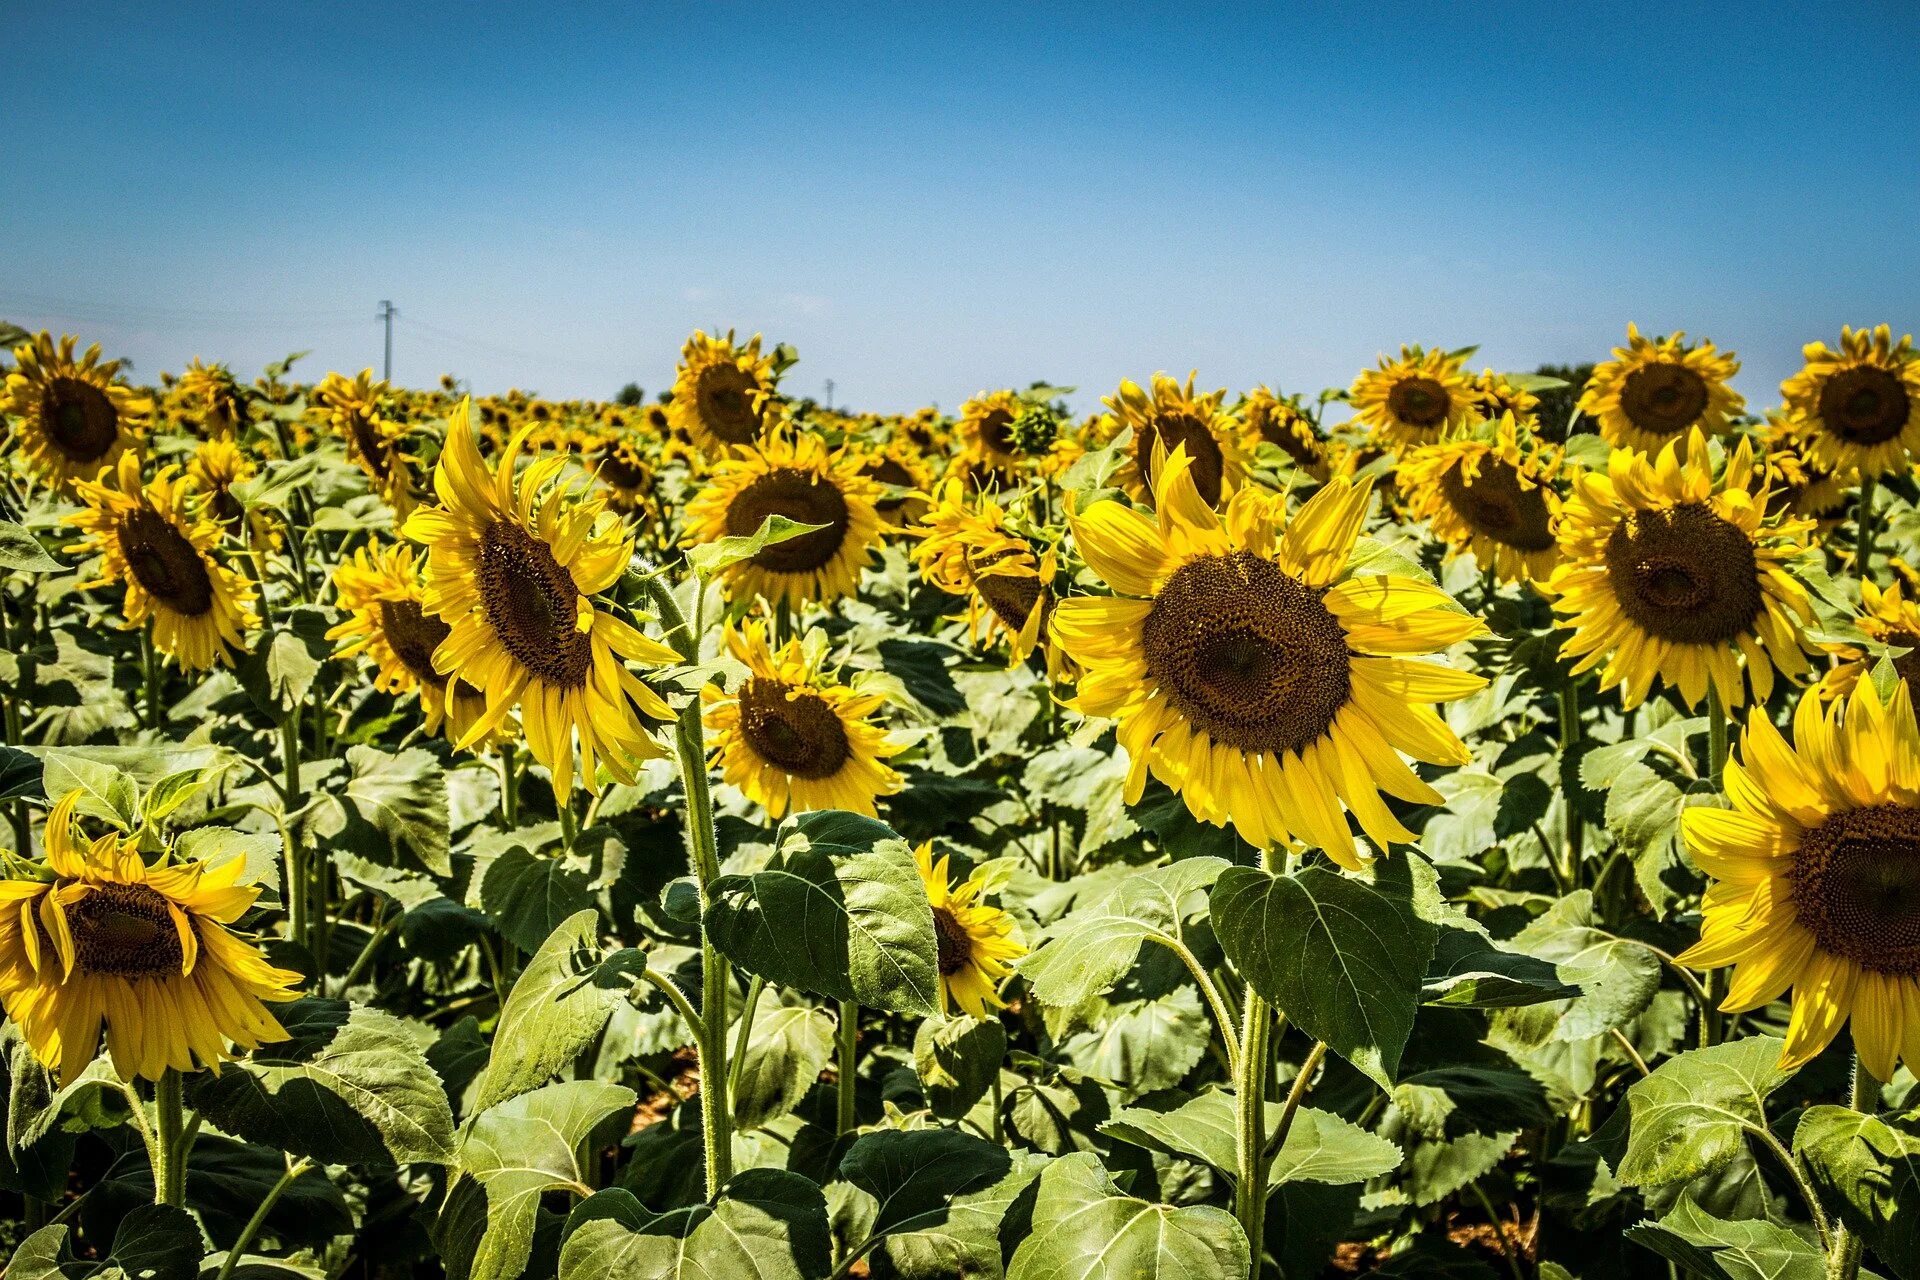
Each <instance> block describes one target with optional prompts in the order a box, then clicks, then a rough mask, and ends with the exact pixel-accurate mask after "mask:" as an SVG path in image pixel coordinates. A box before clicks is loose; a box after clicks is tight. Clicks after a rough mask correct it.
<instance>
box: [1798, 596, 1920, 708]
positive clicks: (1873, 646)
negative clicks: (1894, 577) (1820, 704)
mask: <svg viewBox="0 0 1920 1280" xmlns="http://www.w3.org/2000/svg"><path fill="white" fill-rule="evenodd" d="M1907 591H1908V587H1907V585H1906V584H1905V583H1902V582H1895V583H1893V584H1892V585H1891V586H1889V587H1887V588H1886V589H1884V590H1882V589H1881V588H1880V587H1879V586H1877V585H1876V584H1874V583H1872V582H1862V583H1861V584H1860V608H1859V610H1858V611H1857V612H1856V613H1855V614H1854V616H1853V617H1852V618H1850V619H1849V622H1851V624H1852V626H1853V628H1854V630H1856V631H1858V632H1859V633H1860V634H1861V635H1863V636H1865V637H1866V640H1867V641H1868V642H1869V643H1864V644H1863V643H1857V642H1852V641H1846V640H1838V639H1836V640H1822V641H1820V642H1819V643H1820V648H1821V649H1823V650H1825V651H1826V653H1827V654H1828V655H1829V656H1830V657H1831V658H1832V659H1833V666H1832V668H1830V669H1829V670H1828V671H1827V673H1826V674H1825V675H1823V676H1822V677H1820V694H1821V696H1822V697H1825V698H1844V697H1845V696H1846V695H1847V694H1849V693H1851V692H1852V691H1853V686H1854V685H1855V684H1856V683H1857V682H1858V681H1859V679H1860V677H1861V676H1863V675H1865V674H1866V673H1867V672H1868V671H1870V670H1871V669H1872V668H1873V666H1874V665H1875V664H1876V663H1877V662H1879V660H1880V658H1881V656H1882V653H1883V651H1884V650H1887V649H1905V650H1906V651H1907V652H1905V653H1902V654H1899V655H1898V656H1894V657H1893V658H1892V661H1893V669H1894V670H1895V671H1896V672H1897V673H1898V674H1899V676H1900V679H1901V680H1902V681H1904V682H1905V683H1906V684H1907V685H1908V686H1909V687H1911V688H1915V689H1920V601H1915V600H1912V599H1909V598H1908V596H1907Z"/></svg>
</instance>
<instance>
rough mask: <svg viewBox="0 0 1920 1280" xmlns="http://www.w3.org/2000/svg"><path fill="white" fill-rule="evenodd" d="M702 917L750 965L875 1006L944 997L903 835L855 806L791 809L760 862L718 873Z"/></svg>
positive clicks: (732, 955) (911, 1008)
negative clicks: (853, 810)
mask: <svg viewBox="0 0 1920 1280" xmlns="http://www.w3.org/2000/svg"><path fill="white" fill-rule="evenodd" d="M706 928H707V932H708V935H709V936H710V937H711V938H712V940H713V942H714V945H716V946H718V947H719V948H720V950H721V951H723V952H725V953H726V955H727V956H728V958H729V959H731V960H732V961H733V962H734V963H735V964H737V965H739V966H740V967H741V968H742V969H744V970H746V971H747V972H748V973H754V974H758V975H760V976H761V977H763V978H765V979H766V980H767V981H769V982H772V983H775V984H777V985H779V986H783V987H791V988H794V989H796V990H800V991H806V992H810V993H812V994H813V995H817V996H825V997H828V998H830V999H836V1000H851V1001H853V1002H854V1003H856V1004H859V1005H863V1006H865V1007H867V1008H872V1009H885V1010H888V1011H890V1012H894V1013H909V1014H926V1013H933V1012H935V1011H936V1010H937V1009H938V1008H939V1006H940V963H939V945H938V943H937V942H936V941H935V938H934V932H933V909H932V907H930V906H929V905H928V903H927V892H926V888H925V886H924V885H922V884H921V881H920V870H919V868H918V867H917V866H916V865H915V864H914V860H913V853H912V851H911V850H910V849H908V847H907V844H906V841H904V840H902V839H900V838H899V837H898V836H896V835H894V834H893V831H892V829H891V828H890V827H887V826H886V825H884V824H883V823H879V822H875V821H874V820H872V819H870V818H862V817H860V816H859V815H857V814H849V813H840V812H837V811H832V810H829V811H825V812H820V813H810V814H806V815H805V816H803V817H800V818H797V819H791V820H789V821H788V822H787V823H786V824H784V825H783V826H782V827H781V830H780V840H779V845H778V847H777V848H776V850H775V853H774V856H773V857H772V858H771V859H770V860H769V861H768V863H767V865H766V867H765V868H764V869H763V870H760V871H757V872H755V873H754V874H752V875H747V876H722V877H720V878H719V879H718V880H716V881H714V883H713V901H712V904H711V905H710V906H709V907H708V908H707V914H706Z"/></svg>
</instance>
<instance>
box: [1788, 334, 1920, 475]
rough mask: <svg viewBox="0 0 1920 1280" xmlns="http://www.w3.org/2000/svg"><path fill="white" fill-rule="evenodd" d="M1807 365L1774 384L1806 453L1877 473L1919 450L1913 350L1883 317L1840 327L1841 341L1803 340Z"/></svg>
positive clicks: (1918, 374)
mask: <svg viewBox="0 0 1920 1280" xmlns="http://www.w3.org/2000/svg"><path fill="white" fill-rule="evenodd" d="M1801 354H1802V357H1803V358H1804V359H1805V360H1806V366H1805V367H1804V368H1802V369H1801V370H1800V372H1798V373H1796V374H1794V375H1793V376H1792V377H1791V378H1788V379H1787V380H1786V381H1785V382H1783V383H1781V384H1780V394H1781V395H1783V396H1785V397H1786V401H1787V413H1788V416H1789V417H1790V418H1791V419H1792V420H1793V422H1794V424H1795V425H1796V426H1797V427H1799V429H1800V431H1801V434H1802V437H1803V438H1804V440H1805V442H1806V447H1807V452H1808V454H1809V455H1810V456H1811V457H1812V458H1813V460H1814V461H1815V462H1817V463H1819V464H1821V465H1822V466H1824V467H1825V468H1826V469H1827V470H1829V471H1839V472H1849V473H1857V474H1859V475H1862V476H1867V477H1872V478H1878V477H1880V476H1883V475H1885V474H1886V473H1887V472H1889V471H1899V470H1905V469H1906V468H1907V467H1909V466H1910V465H1912V460H1913V458H1914V455H1915V454H1916V453H1920V352H1917V351H1915V350H1914V346H1913V337H1912V335H1906V336H1903V337H1902V338H1901V339H1900V341H1899V342H1897V343H1896V342H1895V341H1894V340H1893V331H1892V330H1891V329H1889V328H1888V327H1887V326H1886V325H1884V324H1883V325H1881V326H1879V327H1878V328H1876V329H1872V330H1867V329H1850V328H1842V329H1841V330H1840V349H1839V350H1838V351H1835V350H1833V349H1831V348H1829V347H1828V346H1827V344H1826V343H1824V342H1810V343H1808V344H1807V346H1806V348H1805V350H1804V351H1803V352H1802V353H1801Z"/></svg>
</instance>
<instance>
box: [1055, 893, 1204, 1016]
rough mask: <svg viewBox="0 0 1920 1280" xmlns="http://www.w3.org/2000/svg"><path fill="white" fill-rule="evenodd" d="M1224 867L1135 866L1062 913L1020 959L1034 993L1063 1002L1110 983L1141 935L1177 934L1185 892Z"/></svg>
mask: <svg viewBox="0 0 1920 1280" xmlns="http://www.w3.org/2000/svg"><path fill="white" fill-rule="evenodd" d="M1226 869H1227V863H1226V860H1225V859H1222V858H1186V859H1183V860H1182V861H1180V862H1174V863H1169V864H1168V865H1166V866H1164V867H1155V868H1153V869H1152V870H1150V871H1141V872H1136V873H1135V874H1133V875H1130V876H1128V877H1126V878H1125V879H1124V880H1122V881H1121V882H1120V883H1119V884H1118V885H1117V886H1115V887H1114V889H1113V890H1112V891H1111V892H1109V893H1107V894H1106V895H1105V896H1103V897H1101V898H1100V899H1098V900H1097V901H1095V902H1092V903H1089V904H1088V905H1086V906H1083V907H1080V908H1078V909H1076V910H1074V911H1073V912H1071V913H1070V914H1068V915H1067V916H1066V918H1065V919H1063V920H1062V921H1061V922H1060V923H1059V924H1058V925H1057V926H1056V927H1055V929H1054V931H1053V937H1052V938H1050V939H1049V940H1048V941H1047V942H1046V944H1045V945H1043V946H1041V947H1039V948H1037V949H1035V950H1034V951H1033V953H1032V954H1030V955H1028V956H1027V957H1026V958H1025V959H1023V960H1022V961H1021V962H1020V974H1021V976H1022V977H1024V978H1025V979H1026V980H1027V982H1028V984H1029V985H1030V986H1031V988H1032V990H1033V997H1034V999H1036V1000H1038V1001H1040V1003H1042V1004H1050V1005H1056V1006H1060V1007H1071V1006H1074V1005H1078V1004H1082V1003H1084V1002H1085V1001H1087V1000H1090V999H1092V998H1093V997H1094V996H1097V995H1099V994H1100V993H1101V992H1103V991H1105V990H1106V989H1107V988H1109V987H1111V986H1112V985H1113V984H1114V983H1116V982H1118V981H1119V980H1120V979H1121V977H1122V976H1123V975H1125V974H1126V972H1127V970H1129V969H1131V968H1132V967H1133V963H1134V961H1135V960H1136V959H1137V958H1138V957H1139V954H1140V947H1141V945H1142V944H1143V943H1145V942H1147V941H1148V940H1150V939H1154V938H1161V939H1168V940H1178V938H1179V936H1180V921H1181V913H1182V911H1183V910H1185V908H1186V904H1187V899H1188V898H1189V897H1190V896H1193V895H1195V894H1197V892H1198V891H1199V890H1201V889H1204V888H1205V887H1206V886H1208V885H1210V884H1212V883H1213V882H1214V881H1215V880H1216V879H1217V878H1218V877H1219V876H1220V875H1221V873H1222V872H1223V871H1225V870H1226Z"/></svg>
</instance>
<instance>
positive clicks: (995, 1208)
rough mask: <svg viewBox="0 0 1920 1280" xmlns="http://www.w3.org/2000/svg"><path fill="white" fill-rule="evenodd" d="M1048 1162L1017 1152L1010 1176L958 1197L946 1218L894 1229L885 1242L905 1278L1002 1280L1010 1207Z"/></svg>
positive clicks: (883, 1246)
mask: <svg viewBox="0 0 1920 1280" xmlns="http://www.w3.org/2000/svg"><path fill="white" fill-rule="evenodd" d="M1046 1163H1047V1157H1045V1156H1043V1155H1039V1154H1038V1153H1036V1152H1032V1151H1019V1152H1015V1153H1014V1156H1013V1167H1012V1168H1011V1169H1009V1170H1008V1171H1007V1176H1006V1177H1004V1178H1002V1179H1000V1180H999V1181H998V1182H995V1183H992V1184H991V1185H989V1186H985V1187H981V1188H980V1189H979V1190H978V1191H968V1192H964V1193H962V1194H960V1195H957V1196H955V1197H953V1200H952V1201H951V1202H950V1203H949V1204H948V1206H947V1216H946V1220H945V1221H944V1222H939V1223H936V1224H934V1225H933V1226H929V1227H926V1228H924V1229H922V1230H919V1231H897V1232H894V1233H893V1234H891V1235H889V1236H888V1237H887V1238H886V1240H885V1242H884V1243H883V1244H882V1245H881V1248H883V1249H884V1250H885V1251H886V1255H887V1261H889V1262H891V1263H892V1264H893V1269H894V1271H895V1272H896V1273H897V1274H898V1275H899V1277H900V1280H1000V1277H1001V1274H1002V1272H1001V1262H1000V1258H1001V1254H1000V1232H1001V1227H1002V1224H1003V1223H1004V1222H1005V1220H1006V1216H1007V1211H1008V1209H1009V1208H1010V1207H1011V1206H1012V1205H1013V1203H1014V1202H1015V1201H1016V1200H1018V1199H1020V1197H1021V1196H1022V1195H1023V1194H1024V1193H1025V1192H1026V1190H1027V1188H1028V1187H1030V1186H1032V1185H1033V1182H1034V1180H1035V1179H1036V1178H1038V1177H1039V1176H1040V1170H1041V1169H1042V1168H1044V1167H1045V1166H1046Z"/></svg>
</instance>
